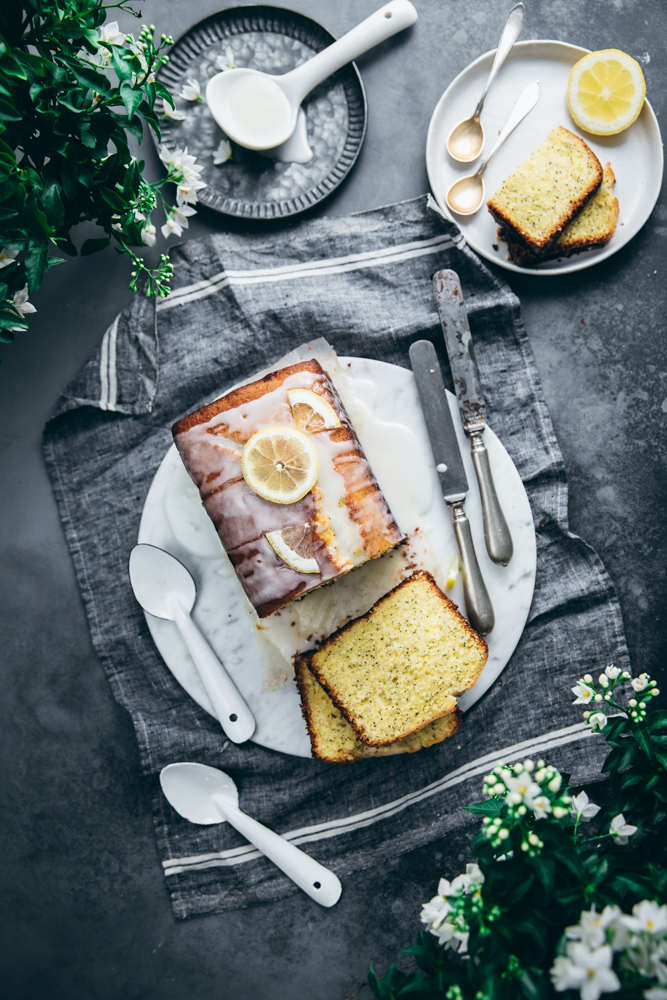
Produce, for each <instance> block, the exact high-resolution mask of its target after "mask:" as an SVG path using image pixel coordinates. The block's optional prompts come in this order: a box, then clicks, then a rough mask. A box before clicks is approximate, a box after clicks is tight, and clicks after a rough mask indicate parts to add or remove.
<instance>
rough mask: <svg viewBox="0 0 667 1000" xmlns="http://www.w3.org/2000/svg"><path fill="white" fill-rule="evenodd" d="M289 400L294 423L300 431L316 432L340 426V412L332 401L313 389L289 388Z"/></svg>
mask: <svg viewBox="0 0 667 1000" xmlns="http://www.w3.org/2000/svg"><path fill="white" fill-rule="evenodd" d="M287 402H288V403H289V405H290V407H291V410H292V416H293V417H294V424H295V426H296V427H297V429H298V430H300V431H307V432H308V433H310V434H316V433H317V432H318V431H326V430H332V429H333V428H334V427H340V420H339V418H338V414H337V413H336V411H335V410H334V408H333V406H332V405H331V403H329V402H328V400H326V399H325V398H324V396H320V395H319V394H318V393H316V392H313V391H312V389H288V390H287Z"/></svg>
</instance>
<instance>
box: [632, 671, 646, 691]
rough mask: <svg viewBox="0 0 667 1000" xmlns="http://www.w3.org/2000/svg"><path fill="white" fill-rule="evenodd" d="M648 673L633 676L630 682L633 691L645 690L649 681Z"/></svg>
mask: <svg viewBox="0 0 667 1000" xmlns="http://www.w3.org/2000/svg"><path fill="white" fill-rule="evenodd" d="M650 679H651V678H650V677H649V675H648V674H640V675H639V677H633V678H632V680H631V681H630V683H631V684H632V690H633V691H645V690H646V688H647V687H648V683H649V681H650Z"/></svg>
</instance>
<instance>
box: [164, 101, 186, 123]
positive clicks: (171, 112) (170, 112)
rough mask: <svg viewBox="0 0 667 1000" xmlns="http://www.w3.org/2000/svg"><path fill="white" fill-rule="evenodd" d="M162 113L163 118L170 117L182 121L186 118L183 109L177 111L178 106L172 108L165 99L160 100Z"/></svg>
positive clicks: (175, 120)
mask: <svg viewBox="0 0 667 1000" xmlns="http://www.w3.org/2000/svg"><path fill="white" fill-rule="evenodd" d="M162 114H163V115H164V117H165V118H171V120H172V121H174V122H184V121H185V119H186V118H187V115H186V113H185V111H179V110H178V108H172V106H171V104H169V103H168V102H167V101H163V102H162Z"/></svg>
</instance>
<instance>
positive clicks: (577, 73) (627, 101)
mask: <svg viewBox="0 0 667 1000" xmlns="http://www.w3.org/2000/svg"><path fill="white" fill-rule="evenodd" d="M645 97H646V83H645V81H644V74H643V73H642V71H641V66H640V65H639V63H638V62H637V61H636V59H633V58H632V56H629V55H627V53H625V52H621V51H620V49H601V50H600V51H599V52H590V53H589V54H588V55H587V56H584V57H583V59H580V60H579V62H578V63H575V65H574V66H573V67H572V71H571V73H570V79H569V81H568V84H567V106H568V108H569V109H570V114H571V115H572V117H573V118H574V121H575V123H576V124H577V125H578V126H579V128H581V129H584V131H585V132H591V133H592V134H593V135H617V134H618V133H619V132H623V131H624V130H625V129H626V128H628V127H629V126H630V125H632V123H633V122H634V121H635V120H636V119H637V118H638V116H639V112H640V111H641V109H642V107H643V106H644V98H645Z"/></svg>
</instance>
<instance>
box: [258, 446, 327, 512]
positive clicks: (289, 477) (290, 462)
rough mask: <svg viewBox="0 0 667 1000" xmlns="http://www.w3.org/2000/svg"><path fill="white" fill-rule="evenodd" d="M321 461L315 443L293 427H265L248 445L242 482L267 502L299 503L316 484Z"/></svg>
mask: <svg viewBox="0 0 667 1000" xmlns="http://www.w3.org/2000/svg"><path fill="white" fill-rule="evenodd" d="M319 467H320V463H319V458H318V457H317V451H316V450H315V448H314V447H313V445H312V443H311V442H310V441H309V439H308V438H307V437H306V435H305V434H303V433H302V432H301V431H297V430H295V429H294V428H293V427H265V428H263V429H262V430H260V431H257V432H256V433H255V434H253V436H252V437H251V438H250V440H249V441H248V442H247V443H246V445H245V448H244V449H243V454H242V456H241V471H242V472H243V478H244V479H245V481H246V483H247V484H248V486H249V487H250V489H251V490H254V491H255V493H257V494H258V495H259V496H260V497H263V498H264V500H271V501H273V503H296V501H297V500H301V498H302V497H305V495H306V493H308V492H309V491H310V490H312V488H313V486H314V485H315V483H316V482H317V474H318V472H319Z"/></svg>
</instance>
